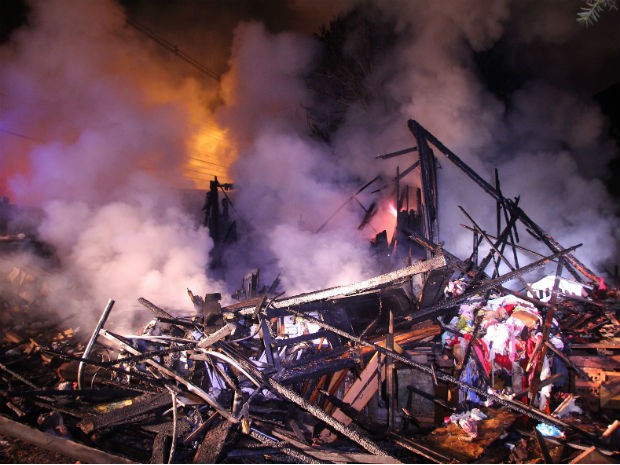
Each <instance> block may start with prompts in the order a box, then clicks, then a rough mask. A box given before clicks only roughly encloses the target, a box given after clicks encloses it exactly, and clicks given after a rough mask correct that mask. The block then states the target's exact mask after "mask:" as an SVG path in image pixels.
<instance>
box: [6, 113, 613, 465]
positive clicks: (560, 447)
mask: <svg viewBox="0 0 620 465" xmlns="http://www.w3.org/2000/svg"><path fill="white" fill-rule="evenodd" d="M408 127H409V129H410V130H411V132H412V135H413V136H414V138H415V139H416V143H417V147H416V148H413V149H405V150H402V151H399V152H395V153H392V154H387V155H382V156H381V158H388V157H392V156H399V155H403V154H405V153H413V152H415V151H417V153H418V154H419V160H417V161H415V162H414V163H413V165H411V166H410V167H409V168H407V169H406V170H404V171H403V172H402V173H401V172H399V173H397V176H396V178H395V181H396V183H397V185H399V183H400V182H401V180H402V179H403V177H404V175H406V174H408V173H410V172H413V171H415V170H416V169H417V168H420V170H419V171H420V176H421V181H422V182H421V186H422V187H421V193H420V196H419V202H417V210H416V211H415V213H410V212H408V211H407V212H406V214H405V215H399V220H400V218H401V217H402V218H403V220H402V221H399V222H398V224H397V228H398V229H399V231H398V234H400V236H399V239H397V240H398V242H399V243H400V244H398V245H397V244H392V247H396V246H399V247H411V248H412V249H410V251H409V252H410V253H409V256H410V257H411V263H410V264H408V265H406V266H395V267H394V269H391V270H390V271H387V272H385V273H383V274H379V275H377V276H374V277H372V278H370V279H367V280H364V281H360V282H356V283H349V284H346V285H342V286H338V287H333V288H328V289H318V290H315V291H313V292H307V293H304V294H298V295H293V296H284V295H282V294H279V295H278V294H276V293H275V288H276V287H277V285H275V283H274V285H272V286H271V287H270V288H269V289H267V288H261V287H260V283H259V273H258V270H257V271H255V272H251V273H249V274H248V276H247V279H246V280H244V286H243V292H239V293H238V294H237V295H238V297H239V299H240V300H239V301H238V302H237V303H235V304H231V305H225V306H222V305H220V298H221V296H220V295H219V294H215V293H207V294H204V297H203V296H202V295H199V294H197V293H194V292H193V291H192V290H189V289H188V290H187V293H188V296H189V298H190V299H191V301H192V303H193V304H194V308H195V309H196V313H195V315H193V316H191V317H178V316H175V315H174V312H173V311H172V310H169V309H163V308H160V307H159V306H157V304H156V303H153V302H150V301H148V300H147V299H145V298H140V299H139V303H140V304H141V305H142V306H143V307H144V311H145V312H150V313H151V316H152V321H151V322H150V323H149V324H148V325H147V326H146V327H145V328H144V329H143V331H142V332H141V333H140V334H131V335H127V334H126V335H122V334H116V333H114V332H113V331H111V330H110V329H108V328H106V322H107V319H108V316H109V314H110V313H111V312H113V311H115V310H114V308H113V307H114V301H112V300H110V302H108V305H107V306H106V307H105V310H104V311H103V313H102V315H101V318H100V319H99V322H98V324H97V325H96V326H95V328H94V330H93V331H92V333H91V334H90V339H89V340H88V343H87V344H86V345H84V344H80V343H79V342H77V340H76V338H75V334H73V333H72V332H71V331H69V330H66V329H63V328H60V327H58V325H52V324H51V323H46V322H44V321H41V322H38V323H39V324H38V325H34V324H29V325H23V326H19V325H16V326H13V327H10V326H7V327H6V328H5V329H4V330H3V332H2V344H3V352H2V357H1V359H0V375H1V379H2V394H3V402H2V405H1V406H0V408H1V412H2V415H3V417H4V419H5V420H6V421H7V422H9V421H17V422H19V423H20V424H24V425H30V427H33V428H38V429H42V430H44V431H48V432H50V433H51V434H54V436H53V437H54V438H58V439H57V441H54V440H50V444H54V445H55V446H56V447H57V448H60V449H62V448H63V447H66V446H64V444H66V443H64V442H62V441H66V440H68V439H70V440H71V441H75V442H78V443H80V444H82V445H83V446H85V447H89V448H91V449H94V450H100V451H105V453H107V454H110V455H108V456H106V457H107V458H100V459H98V460H107V459H109V457H111V456H112V457H119V458H120V459H122V460H133V461H143V462H146V461H151V462H164V461H166V462H169V463H172V462H175V463H185V462H194V463H205V462H223V463H236V462H240V461H243V462H295V463H323V462H325V463H348V462H363V463H397V462H420V461H430V462H434V463H452V462H469V463H471V462H487V463H488V462H497V463H525V462H532V461H544V462H545V463H550V462H554V463H560V462H571V463H581V462H585V461H592V460H594V461H597V462H618V460H619V459H620V447H619V444H620V438H619V435H620V430H619V429H618V425H619V422H618V420H616V418H617V412H618V410H619V409H620V352H619V351H620V330H619V326H620V325H619V323H618V317H619V316H618V311H619V307H620V303H619V300H618V294H617V290H616V289H615V288H613V287H612V286H610V285H609V284H606V283H605V281H604V280H603V279H602V278H601V277H600V276H598V275H597V274H596V273H594V272H593V271H592V270H590V269H589V268H588V267H586V266H585V265H584V264H583V263H581V262H580V261H579V260H578V259H577V258H576V256H575V252H576V250H578V245H575V246H571V247H568V248H565V247H563V246H561V245H560V244H559V243H558V242H557V241H556V240H555V239H554V238H553V237H552V236H551V235H550V234H549V233H547V232H545V231H544V230H543V229H542V228H541V227H540V226H538V225H537V224H536V223H535V222H534V221H533V220H532V219H531V218H530V217H529V216H528V215H527V214H526V213H525V212H524V211H523V210H522V209H521V208H520V207H519V205H518V204H519V201H518V198H517V199H514V200H512V199H508V198H505V197H504V196H503V195H502V192H501V189H500V183H499V179H498V178H497V176H496V183H495V186H493V185H491V184H489V183H488V182H486V181H485V180H484V179H483V178H482V177H480V176H479V175H478V174H477V173H475V172H474V171H473V170H472V169H471V168H470V167H468V166H467V165H466V164H465V163H464V162H463V161H462V160H461V159H460V158H459V157H458V156H457V155H456V154H454V153H453V152H451V151H450V150H449V149H448V148H446V147H445V146H444V145H443V144H442V143H441V142H440V141H439V140H438V139H436V138H435V137H434V136H433V135H432V134H430V133H429V132H428V131H427V130H426V129H424V128H423V127H422V126H421V125H420V124H419V123H417V122H416V121H413V120H411V121H409V123H408ZM435 151H438V152H439V153H441V154H442V155H443V156H445V158H446V159H447V160H449V161H450V162H451V163H453V164H454V165H455V166H456V167H458V168H459V169H460V170H461V171H462V172H463V173H464V174H465V175H466V176H467V177H468V178H469V179H471V180H473V181H474V182H475V183H476V184H477V185H478V186H480V187H481V188H482V189H483V191H485V192H486V193H487V194H489V195H490V196H491V199H492V201H494V202H495V203H496V206H497V232H496V234H495V235H492V234H490V233H489V232H487V231H485V230H484V229H483V228H482V227H481V226H479V225H478V224H477V223H476V221H475V220H474V218H472V217H471V215H469V213H468V212H467V211H465V209H462V212H463V214H464V215H465V216H466V217H467V219H468V220H469V222H470V225H469V226H467V228H468V230H469V231H471V232H472V234H473V250H472V252H471V254H470V255H469V256H468V257H467V258H465V259H461V258H458V257H457V256H455V255H454V254H452V253H450V252H449V251H448V250H445V249H444V247H443V245H442V244H441V242H440V234H439V224H438V215H437V211H438V190H439V186H438V180H437V176H436V172H435V169H436V158H435ZM399 171H400V170H399ZM371 182H373V181H371ZM366 186H368V184H366ZM211 188H212V189H211V190H210V194H211V195H210V197H208V200H209V201H210V202H211V203H210V207H209V209H207V210H205V213H208V214H207V215H206V217H207V219H208V221H209V222H210V223H209V225H210V226H213V225H217V226H214V227H217V228H218V232H217V236H214V239H215V237H222V236H220V233H221V222H219V219H220V216H219V215H221V214H222V211H221V210H220V209H219V198H218V195H219V194H218V192H219V190H220V189H221V188H222V186H221V185H219V183H218V182H217V179H216V180H215V181H214V182H213V183H212V186H211ZM396 192H397V205H398V211H399V212H401V209H402V208H403V207H404V204H403V202H402V201H401V199H402V196H401V193H400V188H399V187H397V188H396ZM231 206H232V205H231ZM369 211H370V209H368V211H367V212H366V213H368V212H369ZM412 219H414V220H413V221H410V220H412ZM229 224H233V223H229ZM520 226H521V227H524V228H525V229H526V230H527V231H528V232H530V233H531V235H533V236H534V237H535V238H536V239H537V240H538V241H539V242H540V243H541V244H542V245H544V246H545V247H546V251H545V252H544V253H541V252H534V251H531V250H528V249H526V248H525V247H523V246H522V245H520V244H519V235H520V231H519V227H520ZM521 232H522V231H521ZM213 234H215V233H214V232H213V231H212V235H213ZM377 243H380V241H377V242H376V244H377ZM376 244H375V247H378V246H377V245H376ZM383 245H384V246H385V247H386V249H387V250H389V248H390V245H389V244H387V240H386V241H385V242H384V243H383ZM413 248H415V252H412V251H413V250H414V249H413ZM219 253H221V254H225V248H224V247H222V248H221V249H219ZM402 256H407V254H401V257H402ZM549 264H552V265H553V266H555V274H550V275H549V276H548V277H545V278H543V279H540V276H538V275H536V273H537V272H539V271H540V270H541V268H543V267H545V266H547V265H549ZM565 273H568V274H569V275H570V277H566V276H564V274H565ZM535 275H536V277H535V278H534V276H535ZM414 281H416V282H417V283H419V285H417V286H414V285H413V283H414ZM514 283H517V284H516V286H515V285H514ZM508 284H512V285H513V286H512V287H511V288H508V287H507V286H508ZM513 287H514V289H513ZM207 291H209V290H207ZM203 292H204V290H203ZM3 299H4V297H3ZM6 305H8V304H6ZM11 305H12V306H11V308H10V309H8V311H10V312H12V313H14V314H15V315H16V316H21V317H24V315H19V313H20V307H19V305H18V304H15V303H12V304H11ZM614 420H615V421H614ZM0 426H1V425H0ZM66 452H67V453H70V451H69V450H66ZM120 459H119V460H118V461H120ZM93 460H94V459H93Z"/></svg>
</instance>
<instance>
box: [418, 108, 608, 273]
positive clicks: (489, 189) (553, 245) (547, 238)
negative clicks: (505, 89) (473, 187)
mask: <svg viewBox="0 0 620 465" xmlns="http://www.w3.org/2000/svg"><path fill="white" fill-rule="evenodd" d="M407 124H408V126H409V130H410V131H411V132H412V133H413V134H414V136H415V134H416V131H418V132H423V133H424V136H425V137H426V139H427V140H428V141H429V142H430V143H431V144H433V145H434V146H435V147H437V149H438V150H439V151H440V152H442V153H443V154H444V155H445V156H446V157H447V158H448V159H449V160H450V161H451V162H452V163H454V164H455V165H456V166H457V167H459V168H460V169H461V171H463V172H464V173H465V174H466V175H467V176H469V177H470V178H471V179H472V180H473V181H474V182H475V183H476V184H478V185H479V186H480V187H481V188H482V189H483V190H484V191H485V192H486V193H487V194H489V195H490V196H491V197H493V198H494V199H495V200H499V201H502V202H505V203H506V205H507V206H508V207H509V208H513V207H514V208H516V212H517V215H518V216H519V219H520V220H521V221H522V222H523V223H524V224H525V226H526V227H529V228H530V229H532V230H533V231H534V232H535V233H536V234H538V235H539V237H540V238H541V239H542V241H543V242H544V243H545V244H546V245H547V246H548V247H549V248H550V249H551V250H552V251H553V252H559V251H561V250H563V247H562V246H561V245H560V244H559V243H558V242H556V241H555V239H553V237H551V235H549V234H548V233H546V232H545V231H543V230H542V229H541V228H540V226H538V225H537V224H536V223H535V222H534V221H532V219H531V218H530V217H529V216H527V215H526V214H525V212H524V211H523V210H522V209H521V208H519V207H517V206H516V205H514V202H513V201H512V200H510V199H507V198H505V197H503V196H502V195H501V194H500V193H499V192H497V190H495V189H494V188H493V186H491V184H489V183H488V182H487V181H485V180H484V179H482V178H481V177H480V175H478V173H476V172H475V171H474V170H472V169H471V168H470V167H469V166H468V165H467V164H466V163H465V162H464V161H463V160H461V159H460V158H459V157H458V156H457V155H456V154H455V153H453V152H452V151H450V150H449V149H448V148H447V147H446V146H445V145H443V144H442V143H441V142H440V141H439V140H438V139H437V138H436V137H435V136H434V135H432V134H431V133H430V132H428V131H427V130H426V129H424V127H422V126H421V125H420V124H419V123H418V122H417V121H415V120H409V121H408V123H407ZM566 259H567V260H568V261H569V262H570V264H571V265H573V266H574V267H575V268H577V269H578V270H579V271H580V272H581V273H582V274H583V275H584V276H585V277H587V278H588V279H590V280H591V281H593V282H598V281H599V280H600V277H599V276H598V275H596V274H595V273H594V272H593V271H592V270H590V269H589V268H588V267H587V266H585V265H584V264H583V263H581V262H580V261H579V260H577V259H576V258H575V257H574V256H573V255H572V254H568V255H567V256H566ZM565 266H566V268H567V269H568V270H569V271H571V274H573V276H575V272H574V270H573V269H572V268H571V267H569V266H567V265H565ZM575 278H577V279H579V277H578V276H575Z"/></svg>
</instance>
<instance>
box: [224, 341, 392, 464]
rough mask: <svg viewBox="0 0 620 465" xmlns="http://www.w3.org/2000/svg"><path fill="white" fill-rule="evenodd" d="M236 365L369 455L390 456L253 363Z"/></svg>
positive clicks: (240, 360) (242, 360)
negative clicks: (360, 447)
mask: <svg viewBox="0 0 620 465" xmlns="http://www.w3.org/2000/svg"><path fill="white" fill-rule="evenodd" d="M220 350H222V351H223V352H226V346H225V345H224V344H223V343H222V345H221V346H220ZM237 363H239V364H240V365H241V366H243V368H244V369H245V370H247V371H248V372H249V373H251V374H252V376H254V377H255V378H256V379H257V380H259V381H260V382H261V383H262V384H263V385H264V386H266V387H268V388H269V389H270V390H271V391H273V392H274V393H276V394H278V395H280V396H282V397H283V398H285V399H287V400H288V401H290V402H292V403H294V404H296V405H298V406H299V407H301V408H302V409H304V410H305V411H307V412H308V413H310V414H311V415H313V416H314V417H315V418H317V419H319V420H321V421H323V422H325V424H327V425H328V426H331V427H332V428H333V429H334V430H336V431H338V432H339V433H341V434H342V435H344V436H346V437H348V438H349V439H351V440H352V441H354V442H356V443H357V444H359V445H360V446H362V447H363V448H364V449H366V450H367V451H368V452H370V453H371V454H375V455H382V456H386V457H389V456H390V455H389V454H388V453H387V452H386V451H384V450H383V449H381V448H380V447H379V446H378V445H377V444H375V443H374V442H373V441H371V440H370V439H368V438H367V437H365V436H364V435H362V434H361V433H359V432H358V431H355V430H354V429H352V428H350V427H348V426H346V425H345V424H344V423H342V422H340V421H337V420H335V419H334V418H333V417H332V416H331V415H330V414H329V413H327V412H326V411H325V410H323V409H321V408H319V407H316V406H315V405H312V404H311V403H309V402H308V401H307V400H306V399H304V398H303V397H302V396H300V395H299V394H297V393H296V392H295V391H293V390H291V389H289V388H287V387H286V386H284V385H282V384H281V383H278V382H277V381H276V380H275V379H274V378H272V377H269V376H266V375H265V374H264V373H263V372H261V371H259V370H258V369H257V368H256V366H255V365H254V364H253V363H251V362H249V361H248V360H245V359H243V358H239V359H237ZM390 458H391V459H392V460H394V463H400V462H399V461H398V460H397V459H396V458H394V457H390Z"/></svg>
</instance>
